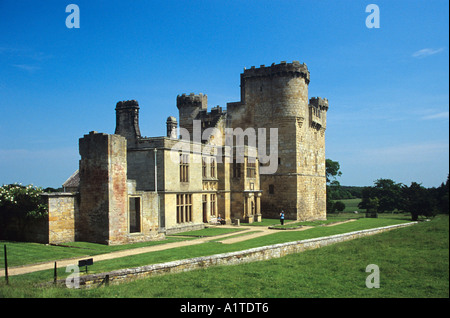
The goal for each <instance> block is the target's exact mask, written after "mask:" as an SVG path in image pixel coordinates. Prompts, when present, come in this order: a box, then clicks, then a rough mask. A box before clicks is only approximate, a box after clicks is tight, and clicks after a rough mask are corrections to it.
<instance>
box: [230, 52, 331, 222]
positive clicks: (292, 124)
mask: <svg viewBox="0 0 450 318" xmlns="http://www.w3.org/2000/svg"><path fill="white" fill-rule="evenodd" d="M309 81H310V75H309V71H308V69H307V66H306V65H305V64H300V63H299V62H297V61H294V62H292V63H286V62H281V63H280V64H272V65H271V66H270V67H265V66H264V65H261V67H260V68H255V67H252V68H250V69H246V70H244V73H243V74H241V101H240V102H236V103H229V104H228V105H227V116H228V117H229V118H228V122H229V123H230V126H231V127H233V128H235V127H241V128H242V129H246V128H249V127H252V128H254V129H255V130H256V129H258V128H266V129H268V128H276V129H278V157H279V158H278V160H279V162H278V170H277V171H276V173H274V174H261V176H260V178H261V190H262V191H263V193H264V195H263V196H262V198H261V212H262V214H263V216H264V217H273V218H275V217H278V215H279V213H280V211H281V210H284V211H285V213H286V216H287V218H290V219H298V220H314V219H325V218H326V179H325V129H326V112H327V110H328V100H326V99H322V98H320V97H318V98H311V99H310V100H308V84H309ZM267 148H268V146H267Z"/></svg>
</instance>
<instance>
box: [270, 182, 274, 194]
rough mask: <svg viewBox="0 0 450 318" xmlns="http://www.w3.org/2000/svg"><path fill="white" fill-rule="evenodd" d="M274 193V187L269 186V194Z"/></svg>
mask: <svg viewBox="0 0 450 318" xmlns="http://www.w3.org/2000/svg"><path fill="white" fill-rule="evenodd" d="M274 193H275V186H274V185H273V184H269V194H274Z"/></svg>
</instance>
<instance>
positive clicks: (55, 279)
mask: <svg viewBox="0 0 450 318" xmlns="http://www.w3.org/2000/svg"><path fill="white" fill-rule="evenodd" d="M57 280H58V273H57V271H56V262H55V268H54V269H53V284H55V285H56V281H57Z"/></svg>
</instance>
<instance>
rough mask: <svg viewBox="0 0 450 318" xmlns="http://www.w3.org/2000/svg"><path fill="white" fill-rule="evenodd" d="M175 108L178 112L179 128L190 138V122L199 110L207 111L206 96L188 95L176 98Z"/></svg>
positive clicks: (191, 127) (191, 126)
mask: <svg viewBox="0 0 450 318" xmlns="http://www.w3.org/2000/svg"><path fill="white" fill-rule="evenodd" d="M177 108H178V111H179V120H180V128H185V129H187V130H188V131H189V134H190V135H191V136H192V129H193V125H192V121H193V120H194V119H195V118H196V117H197V115H198V113H199V112H200V111H201V110H205V111H206V110H207V109H208V96H207V95H204V94H202V93H200V94H198V95H196V94H194V93H190V94H189V95H186V94H183V95H178V96H177Z"/></svg>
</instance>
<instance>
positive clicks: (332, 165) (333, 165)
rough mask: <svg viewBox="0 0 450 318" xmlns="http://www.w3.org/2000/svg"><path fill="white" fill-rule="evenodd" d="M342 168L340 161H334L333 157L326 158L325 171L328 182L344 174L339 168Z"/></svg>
mask: <svg viewBox="0 0 450 318" xmlns="http://www.w3.org/2000/svg"><path fill="white" fill-rule="evenodd" d="M340 168H341V166H340V164H339V162H338V161H333V160H331V159H326V160H325V173H326V177H327V183H330V182H331V179H333V180H336V178H337V177H340V176H341V175H342V172H341V171H340V170H339V169H340Z"/></svg>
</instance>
